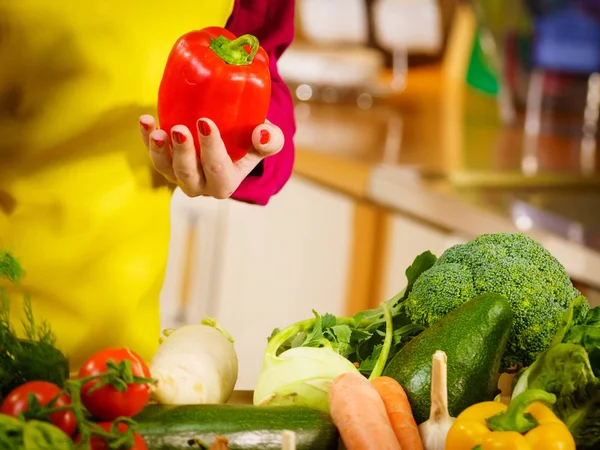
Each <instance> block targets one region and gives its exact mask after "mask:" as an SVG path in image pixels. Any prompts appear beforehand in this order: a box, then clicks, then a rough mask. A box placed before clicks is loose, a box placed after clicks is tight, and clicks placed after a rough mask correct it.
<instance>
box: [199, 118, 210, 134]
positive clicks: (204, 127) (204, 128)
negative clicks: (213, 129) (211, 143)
mask: <svg viewBox="0 0 600 450" xmlns="http://www.w3.org/2000/svg"><path fill="white" fill-rule="evenodd" d="M198 130H200V134H201V135H202V136H210V125H209V124H208V122H206V121H205V120H202V119H200V120H199V121H198Z"/></svg>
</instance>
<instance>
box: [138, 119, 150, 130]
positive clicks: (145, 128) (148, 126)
mask: <svg viewBox="0 0 600 450" xmlns="http://www.w3.org/2000/svg"><path fill="white" fill-rule="evenodd" d="M140 125H141V126H142V128H143V129H144V130H148V129H149V128H150V125H148V124H147V123H145V122H142V121H141V120H140Z"/></svg>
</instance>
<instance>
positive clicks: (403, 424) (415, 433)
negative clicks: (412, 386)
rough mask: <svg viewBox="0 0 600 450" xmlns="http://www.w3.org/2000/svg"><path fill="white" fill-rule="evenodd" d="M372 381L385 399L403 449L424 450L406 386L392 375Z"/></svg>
mask: <svg viewBox="0 0 600 450" xmlns="http://www.w3.org/2000/svg"><path fill="white" fill-rule="evenodd" d="M371 383H372V384H373V387H374V388H375V390H376V391H377V392H378V393H379V396H380V397H381V399H382V400H383V404H384V405H385V409H386V411H387V415H388V417H389V419H390V423H391V424H392V428H393V430H394V433H396V438H398V442H400V446H401V447H402V450H423V442H422V441H421V436H420V435H419V428H418V426H417V422H415V418H414V417H413V413H412V409H411V407H410V403H409V401H408V397H407V396H406V392H405V391H404V388H403V387H402V386H401V385H400V383H398V382H397V381H396V380H394V379H393V378H390V377H378V378H375V379H373V380H371Z"/></svg>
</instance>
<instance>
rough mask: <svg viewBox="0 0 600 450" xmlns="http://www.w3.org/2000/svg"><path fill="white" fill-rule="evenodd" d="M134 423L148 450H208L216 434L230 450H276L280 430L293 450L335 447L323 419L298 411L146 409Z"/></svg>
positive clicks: (285, 408) (282, 408)
mask: <svg viewBox="0 0 600 450" xmlns="http://www.w3.org/2000/svg"><path fill="white" fill-rule="evenodd" d="M135 420H136V422H138V428H137V430H138V432H139V433H140V434H141V435H142V437H143V438H144V440H145V441H146V443H147V444H148V447H149V449H150V450H178V449H191V448H209V447H210V445H211V444H212V443H213V441H214V439H215V436H217V435H222V436H225V437H226V438H228V439H229V449H230V450H238V449H239V450H258V449H261V450H271V449H273V450H275V449H276V450H281V445H282V437H281V436H282V432H283V431H285V430H289V431H293V432H295V433H296V448H297V450H335V449H337V448H338V437H339V436H338V432H337V429H336V427H335V425H334V424H333V422H332V421H331V417H330V416H329V414H327V413H325V412H322V411H319V410H316V409H312V408H308V407H304V406H252V405H181V406H167V405H148V406H147V407H146V408H145V409H144V410H143V411H142V412H141V413H140V414H139V415H138V416H136V417H135Z"/></svg>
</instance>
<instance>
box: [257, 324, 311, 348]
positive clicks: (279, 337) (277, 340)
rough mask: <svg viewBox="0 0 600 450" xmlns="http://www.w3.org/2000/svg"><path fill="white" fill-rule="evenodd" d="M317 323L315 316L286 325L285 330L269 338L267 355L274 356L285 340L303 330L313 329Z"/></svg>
mask: <svg viewBox="0 0 600 450" xmlns="http://www.w3.org/2000/svg"><path fill="white" fill-rule="evenodd" d="M315 323H316V319H314V318H312V319H306V320H303V321H301V322H297V323H294V324H292V325H290V326H289V327H286V328H284V329H283V330H281V331H279V333H277V334H276V335H275V336H273V337H272V338H271V339H270V340H269V343H268V344H267V349H266V351H265V355H266V356H273V357H274V356H276V355H277V350H278V349H279V347H281V346H282V345H283V344H284V342H285V341H287V340H288V339H289V338H291V337H294V336H296V335H297V334H298V333H301V332H302V331H309V330H311V329H312V328H313V327H314V326H315Z"/></svg>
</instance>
